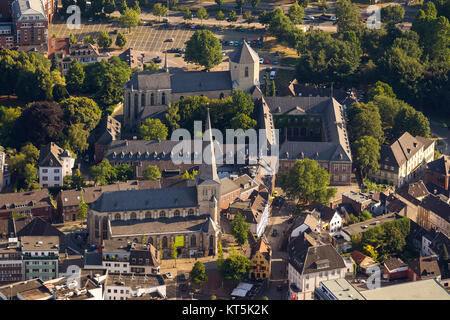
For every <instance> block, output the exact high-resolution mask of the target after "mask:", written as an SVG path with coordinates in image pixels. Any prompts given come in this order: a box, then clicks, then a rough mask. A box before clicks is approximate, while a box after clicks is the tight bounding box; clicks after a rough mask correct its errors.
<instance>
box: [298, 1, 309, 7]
mask: <svg viewBox="0 0 450 320" xmlns="http://www.w3.org/2000/svg"><path fill="white" fill-rule="evenodd" d="M297 2H298V4H299V5H301V6H302V7H303V8H306V7H307V6H308V5H309V0H298V1H297Z"/></svg>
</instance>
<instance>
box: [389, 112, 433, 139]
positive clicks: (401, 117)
mask: <svg viewBox="0 0 450 320" xmlns="http://www.w3.org/2000/svg"><path fill="white" fill-rule="evenodd" d="M394 123H395V124H394V128H393V132H394V135H395V137H396V138H399V137H400V136H401V135H402V134H403V133H405V132H409V133H410V134H411V135H413V136H421V137H425V138H427V137H429V136H430V122H429V121H428V119H427V117H425V116H424V115H423V113H422V112H420V111H417V110H415V109H414V108H413V107H411V106H403V108H402V109H401V110H400V111H399V112H398V114H397V115H396V116H395V119H394Z"/></svg>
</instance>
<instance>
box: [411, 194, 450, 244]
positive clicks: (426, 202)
mask: <svg viewBox="0 0 450 320" xmlns="http://www.w3.org/2000/svg"><path fill="white" fill-rule="evenodd" d="M417 224H418V225H419V226H421V227H422V228H424V229H425V230H427V231H430V230H435V231H438V232H442V233H443V234H444V235H446V236H447V237H450V205H449V204H448V203H446V202H445V201H443V200H442V199H441V198H440V197H439V196H435V195H433V194H429V195H428V196H426V197H425V198H424V199H423V200H422V202H421V203H420V204H419V205H418V207H417Z"/></svg>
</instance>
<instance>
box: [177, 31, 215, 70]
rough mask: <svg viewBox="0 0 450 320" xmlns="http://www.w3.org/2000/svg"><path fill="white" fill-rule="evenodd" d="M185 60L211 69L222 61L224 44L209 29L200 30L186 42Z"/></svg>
mask: <svg viewBox="0 0 450 320" xmlns="http://www.w3.org/2000/svg"><path fill="white" fill-rule="evenodd" d="M184 60H185V61H186V62H189V63H195V64H199V65H201V66H203V67H205V68H206V69H211V68H213V67H215V66H217V65H218V64H220V63H221V62H222V45H221V44H220V42H219V39H217V38H216V37H215V36H214V34H213V33H212V32H211V31H209V30H198V31H196V32H195V33H194V34H193V35H192V37H191V38H190V39H189V40H188V42H187V43H186V53H185V56H184Z"/></svg>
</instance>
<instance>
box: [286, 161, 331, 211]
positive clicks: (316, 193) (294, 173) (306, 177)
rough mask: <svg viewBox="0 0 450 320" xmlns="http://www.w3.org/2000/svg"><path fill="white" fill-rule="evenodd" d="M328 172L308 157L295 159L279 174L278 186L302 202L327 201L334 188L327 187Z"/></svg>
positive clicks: (328, 181)
mask: <svg viewBox="0 0 450 320" xmlns="http://www.w3.org/2000/svg"><path fill="white" fill-rule="evenodd" d="M329 184H330V174H329V173H328V172H327V170H325V169H324V168H321V167H319V164H318V163H317V162H316V161H314V160H310V159H303V160H296V161H295V163H294V167H293V168H291V169H290V170H289V172H288V173H286V174H280V186H281V188H282V189H283V190H284V191H285V192H286V194H287V195H288V196H289V197H292V198H294V199H298V200H299V201H301V202H303V203H311V202H312V201H317V202H321V203H328V202H329V200H330V199H331V198H332V197H333V196H334V195H335V194H336V188H328V185H329Z"/></svg>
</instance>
